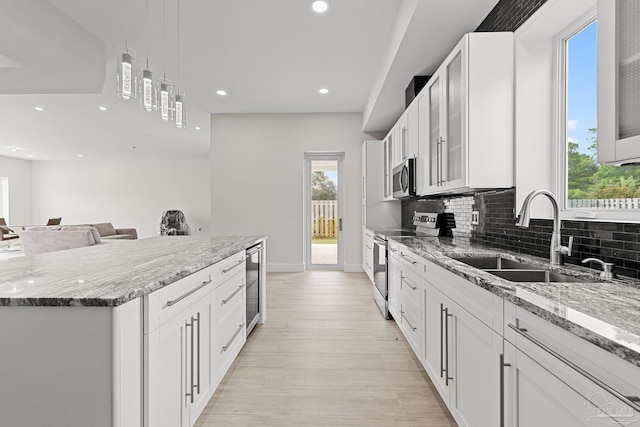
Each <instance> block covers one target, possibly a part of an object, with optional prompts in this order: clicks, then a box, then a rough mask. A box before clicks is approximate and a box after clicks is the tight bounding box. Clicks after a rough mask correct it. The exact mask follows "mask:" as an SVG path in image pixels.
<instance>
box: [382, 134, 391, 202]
mask: <svg viewBox="0 0 640 427" xmlns="http://www.w3.org/2000/svg"><path fill="white" fill-rule="evenodd" d="M382 149H383V154H384V159H383V164H382V167H383V170H384V184H383V186H384V192H383V200H385V201H388V200H393V181H392V179H393V133H392V132H389V133H388V134H387V136H385V138H384V140H383V148H382Z"/></svg>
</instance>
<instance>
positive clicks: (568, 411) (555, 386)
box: [503, 304, 640, 426]
mask: <svg viewBox="0 0 640 427" xmlns="http://www.w3.org/2000/svg"><path fill="white" fill-rule="evenodd" d="M505 308H506V310H505V312H507V313H512V315H510V316H506V317H505V323H506V324H507V325H506V326H505V341H504V346H505V348H504V350H505V352H504V364H505V365H506V366H504V367H503V369H504V384H503V386H504V390H505V394H504V396H505V398H504V404H503V406H504V417H505V421H506V425H509V426H540V425H562V426H583V425H585V424H591V423H594V425H595V423H598V424H604V425H629V424H631V425H633V423H637V422H638V411H639V410H640V398H639V396H640V386H639V384H640V373H639V372H638V368H637V367H636V366H633V365H630V364H629V363H628V362H626V361H624V360H622V359H620V358H619V357H617V356H615V355H613V354H611V353H609V352H607V351H605V350H602V349H600V348H598V347H596V346H594V345H593V344H591V343H588V342H586V341H584V340H582V339H580V338H578V337H576V336H575V335H573V334H571V333H569V332H567V331H565V330H563V329H561V328H559V327H557V326H555V325H553V324H551V323H549V322H547V321H545V320H543V319H541V318H539V317H537V316H535V315H533V314H531V313H529V312H526V311H524V310H522V309H520V308H514V307H513V305H512V304H509V305H508V306H505ZM616 392H617V393H619V395H616V394H615V393H616ZM621 396H627V397H629V399H630V400H631V401H625V400H623V399H624V398H623V399H621Z"/></svg>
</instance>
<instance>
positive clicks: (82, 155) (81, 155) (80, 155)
mask: <svg viewBox="0 0 640 427" xmlns="http://www.w3.org/2000/svg"><path fill="white" fill-rule="evenodd" d="M76 156H78V157H84V154H76Z"/></svg>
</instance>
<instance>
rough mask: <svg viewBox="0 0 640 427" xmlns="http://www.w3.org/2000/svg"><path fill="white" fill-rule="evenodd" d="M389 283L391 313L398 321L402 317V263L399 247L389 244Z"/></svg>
mask: <svg viewBox="0 0 640 427" xmlns="http://www.w3.org/2000/svg"><path fill="white" fill-rule="evenodd" d="M388 257H389V258H388V260H387V262H388V268H389V269H388V271H387V283H388V284H389V290H388V299H389V313H391V316H392V317H393V318H394V319H396V321H397V322H398V321H399V319H400V263H399V261H398V247H397V246H394V245H393V244H389V253H388Z"/></svg>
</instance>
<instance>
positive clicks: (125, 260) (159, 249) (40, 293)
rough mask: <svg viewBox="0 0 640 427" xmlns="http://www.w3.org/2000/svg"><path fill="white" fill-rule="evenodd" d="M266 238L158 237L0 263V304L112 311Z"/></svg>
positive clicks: (25, 257)
mask: <svg viewBox="0 0 640 427" xmlns="http://www.w3.org/2000/svg"><path fill="white" fill-rule="evenodd" d="M265 239H266V236H219V237H218V236H216V237H209V236H207V237H194V236H159V237H150V238H147V239H139V240H135V241H114V242H108V243H104V244H98V245H94V246H88V247H83V248H77V249H69V250H65V251H57V252H49V253H45V254H39V255H33V256H24V257H16V258H11V259H9V260H7V261H3V262H1V263H0V306H106V307H115V306H118V305H121V304H124V303H126V302H128V301H131V300H133V299H135V298H138V297H140V296H142V295H146V294H148V293H150V292H153V291H155V290H158V289H160V288H162V287H163V286H167V285H169V284H171V283H173V282H175V281H177V280H179V279H181V278H183V277H186V276H188V275H190V274H192V273H194V272H196V271H198V270H201V269H203V268H206V267H208V266H210V265H213V264H215V263H216V262H219V261H222V260H223V259H225V258H227V257H229V256H231V255H233V254H235V253H237V252H239V251H241V250H244V249H246V248H248V247H250V246H253V245H254V244H256V243H259V242H261V241H264V240H265Z"/></svg>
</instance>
